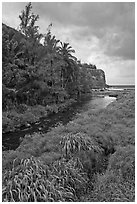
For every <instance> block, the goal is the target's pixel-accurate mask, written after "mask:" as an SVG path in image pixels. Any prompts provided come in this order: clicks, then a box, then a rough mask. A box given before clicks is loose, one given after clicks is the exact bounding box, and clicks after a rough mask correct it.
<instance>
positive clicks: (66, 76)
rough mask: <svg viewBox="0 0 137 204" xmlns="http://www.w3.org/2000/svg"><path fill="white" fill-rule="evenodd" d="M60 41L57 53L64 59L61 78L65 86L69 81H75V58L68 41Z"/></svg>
mask: <svg viewBox="0 0 137 204" xmlns="http://www.w3.org/2000/svg"><path fill="white" fill-rule="evenodd" d="M60 43H61V47H60V49H59V53H60V55H61V56H62V59H63V60H64V61H65V63H66V65H65V67H63V69H62V73H61V75H62V80H63V85H64V86H65V87H66V86H67V84H68V83H69V82H75V81H76V76H77V71H78V67H77V58H76V57H75V56H73V55H72V53H75V50H74V49H72V47H71V46H70V45H69V43H62V42H60Z"/></svg>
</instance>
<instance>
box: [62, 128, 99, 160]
mask: <svg viewBox="0 0 137 204" xmlns="http://www.w3.org/2000/svg"><path fill="white" fill-rule="evenodd" d="M60 145H61V148H62V151H63V155H64V156H65V158H71V157H72V156H74V154H78V153H79V152H80V151H82V150H84V151H89V150H94V151H97V152H99V151H100V148H99V147H98V146H97V145H95V143H94V142H93V141H92V140H91V138H90V137H88V136H87V135H86V134H84V133H81V132H78V133H76V134H73V133H72V134H71V133H68V134H66V135H64V136H63V137H62V140H61V142H60Z"/></svg>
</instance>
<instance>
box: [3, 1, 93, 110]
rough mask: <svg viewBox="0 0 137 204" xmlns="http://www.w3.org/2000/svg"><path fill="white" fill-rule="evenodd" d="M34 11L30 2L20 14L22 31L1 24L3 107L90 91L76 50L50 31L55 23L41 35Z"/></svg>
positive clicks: (58, 99)
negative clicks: (75, 54) (76, 55)
mask: <svg viewBox="0 0 137 204" xmlns="http://www.w3.org/2000/svg"><path fill="white" fill-rule="evenodd" d="M31 10H32V5H31V3H29V4H28V5H27V6H26V8H25V9H24V10H23V11H22V13H21V14H20V16H19V18H20V21H21V23H20V25H19V31H17V30H14V29H12V28H10V27H8V26H6V25H4V24H3V26H2V54H3V55H2V64H3V70H2V74H3V75H2V82H3V89H2V91H3V110H9V109H11V108H13V107H17V106H18V105H20V104H27V105H31V106H32V105H36V104H40V105H47V104H50V103H60V102H63V101H64V100H65V99H68V98H70V97H75V98H77V97H78V96H79V95H80V93H81V92H82V91H83V92H84V91H86V92H87V91H89V89H88V84H87V83H86V80H85V81H84V78H83V76H82V75H83V72H84V71H83V70H81V69H80V65H81V64H80V62H79V61H78V60H77V58H76V57H75V56H74V55H73V53H75V50H74V49H72V47H71V46H70V45H69V43H62V42H60V40H57V39H56V37H55V36H53V35H52V34H51V27H52V24H50V25H49V27H48V29H47V33H46V34H41V33H40V32H39V27H38V26H37V25H36V23H37V21H38V19H39V16H38V15H35V14H33V13H31ZM81 66H82V65H81ZM83 66H84V65H83ZM85 66H86V64H85ZM89 67H90V68H91V69H96V67H95V66H94V65H89ZM81 78H82V79H81Z"/></svg>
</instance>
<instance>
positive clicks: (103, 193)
mask: <svg viewBox="0 0 137 204" xmlns="http://www.w3.org/2000/svg"><path fill="white" fill-rule="evenodd" d="M117 110H119V111H117ZM134 145H135V101H134V92H133V93H129V94H127V93H126V94H122V95H121V96H120V97H118V101H117V102H114V103H112V104H110V105H109V106H108V107H107V108H106V109H105V110H98V111H93V110H90V108H89V110H88V111H87V112H84V113H81V114H78V115H77V117H76V119H75V120H74V121H71V122H69V123H68V124H67V125H66V126H63V125H59V126H58V127H56V128H53V129H52V130H51V131H50V132H48V133H47V134H40V133H37V134H33V135H28V136H26V137H25V139H24V140H23V141H22V143H21V145H20V146H19V147H18V148H17V149H16V150H15V151H13V150H12V151H6V152H3V200H5V201H11V200H12V199H14V200H15V199H16V201H17V200H19V197H18V196H19V192H18V190H17V185H15V183H14V182H15V180H16V179H17V180H18V179H19V178H20V172H21V173H22V176H25V175H27V172H28V171H30V174H29V177H28V179H30V178H32V177H31V176H32V171H33V172H35V174H37V175H39V177H36V178H35V182H36V186H33V185H31V182H30V183H29V185H28V182H29V181H28V180H25V182H26V183H27V184H26V183H23V184H22V182H24V181H23V180H21V181H20V182H21V183H20V184H19V185H21V186H22V185H27V186H28V188H29V186H31V193H30V197H28V196H27V194H26V191H25V188H21V192H20V193H21V195H24V196H23V197H22V199H24V200H25V199H28V200H29V199H30V200H31V201H34V196H35V199H37V200H39V194H38V192H39V181H40V179H41V178H43V176H44V175H43V174H42V173H41V172H42V171H43V169H44V171H45V170H46V169H47V168H48V171H49V172H50V175H51V177H50V178H48V181H49V183H48V184H47V180H45V181H43V183H42V184H43V185H44V187H42V189H43V188H46V189H48V190H47V191H48V192H47V191H46V192H47V194H46V196H47V197H46V198H44V199H47V201H50V199H52V198H53V199H54V200H55V201H59V200H61V201H63V200H65V201H89V202H91V201H92V202H93V201H94V202H98V201H99V202H113V201H115V202H116V201H119V202H121V201H123V202H124V201H126V202H131V201H132V202H133V201H134V200H135V148H134ZM31 157H33V159H34V160H36V162H38V167H37V170H35V168H34V167H33V165H30V167H29V168H30V169H31V170H30V169H28V167H26V166H25V167H24V166H23V165H24V163H23V162H26V161H31ZM15 159H16V160H15ZM21 161H22V163H21ZM30 163H31V162H30ZM28 164H29V162H28ZM41 165H42V170H40V169H41ZM53 167H55V168H53ZM61 169H62V170H61ZM15 177H16V178H15ZM57 179H60V186H61V187H62V188H59V186H58V182H57ZM69 179H70V180H69ZM66 182H67V183H66ZM68 182H69V185H68ZM49 184H50V185H51V184H52V188H51V186H50V187H49V186H48V185H49ZM66 184H67V185H66ZM68 186H69V190H68V189H67V188H66V187H68ZM37 189H38V192H37ZM14 190H15V191H14ZM53 190H54V194H52V196H53V197H52V198H51V197H50V196H49V195H51V194H50V192H51V191H53ZM29 192H30V191H29ZM41 192H43V190H42V191H41ZM66 192H69V193H68V194H67V195H66V194H65V193H66ZM15 193H16V194H15ZM35 193H36V195H35ZM58 193H59V194H58ZM11 195H13V198H12V196H11ZM14 195H16V196H17V197H16V196H14ZM43 195H44V194H42V195H41V199H43ZM59 195H61V196H62V197H60V196H59ZM48 196H49V197H48Z"/></svg>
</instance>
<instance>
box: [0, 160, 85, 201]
mask: <svg viewBox="0 0 137 204" xmlns="http://www.w3.org/2000/svg"><path fill="white" fill-rule="evenodd" d="M15 162H16V160H14V162H13V168H12V170H11V171H9V170H8V171H6V172H5V173H4V176H3V191H2V195H3V201H5V202H42V201H43V202H51V201H53V202H56V201H75V200H76V195H77V194H78V192H80V190H81V189H83V188H84V187H85V184H86V182H87V178H86V174H84V173H83V172H82V168H81V166H80V164H79V162H78V161H75V160H70V161H69V162H66V161H65V160H61V161H57V162H55V163H53V165H52V168H50V167H48V166H45V165H43V164H42V163H41V162H39V161H38V160H36V159H34V158H33V157H31V158H28V159H25V160H23V159H22V160H21V161H20V164H19V165H18V166H16V167H15V166H14V164H15Z"/></svg>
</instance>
